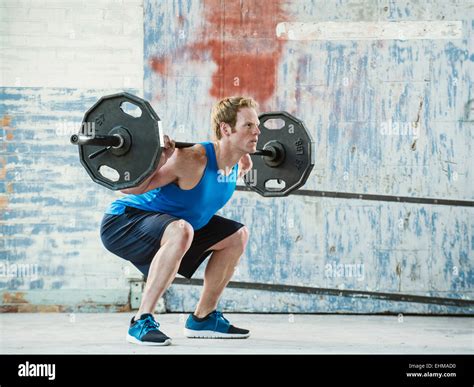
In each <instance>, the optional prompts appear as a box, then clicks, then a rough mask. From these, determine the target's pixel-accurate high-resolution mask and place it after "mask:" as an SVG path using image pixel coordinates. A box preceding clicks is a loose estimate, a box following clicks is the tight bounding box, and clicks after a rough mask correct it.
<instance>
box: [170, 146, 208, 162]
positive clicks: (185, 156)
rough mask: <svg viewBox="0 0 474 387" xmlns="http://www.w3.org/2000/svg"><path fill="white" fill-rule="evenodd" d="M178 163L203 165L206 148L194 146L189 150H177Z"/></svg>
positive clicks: (205, 157) (205, 158)
mask: <svg viewBox="0 0 474 387" xmlns="http://www.w3.org/2000/svg"><path fill="white" fill-rule="evenodd" d="M176 151H177V156H178V160H179V163H180V164H181V163H183V164H189V163H201V162H202V163H205V162H206V161H207V155H206V148H205V146H204V145H202V144H195V145H193V146H191V147H189V148H181V149H177V150H176Z"/></svg>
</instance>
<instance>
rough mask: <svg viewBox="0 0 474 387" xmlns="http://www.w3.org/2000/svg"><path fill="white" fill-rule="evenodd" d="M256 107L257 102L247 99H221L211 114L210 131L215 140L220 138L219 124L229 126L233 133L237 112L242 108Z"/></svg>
mask: <svg viewBox="0 0 474 387" xmlns="http://www.w3.org/2000/svg"><path fill="white" fill-rule="evenodd" d="M257 107H258V104H257V102H255V100H254V99H253V98H249V97H226V98H223V99H221V100H220V101H219V102H217V103H216V104H215V105H214V107H213V108H212V113H211V121H212V131H213V132H214V136H215V138H216V139H217V140H220V139H221V138H222V134H221V130H220V125H221V122H225V123H226V124H229V125H230V127H231V129H232V131H234V129H235V124H236V123H237V113H238V112H239V110H240V109H242V108H253V109H256V108H257Z"/></svg>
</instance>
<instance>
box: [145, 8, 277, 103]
mask: <svg viewBox="0 0 474 387" xmlns="http://www.w3.org/2000/svg"><path fill="white" fill-rule="evenodd" d="M281 3H282V1H280V0H268V1H261V0H241V1H234V0H224V1H221V0H204V1H203V3H202V4H203V8H204V11H203V16H204V18H205V22H203V23H202V24H201V25H202V27H201V30H198V31H193V35H195V36H196V39H195V43H191V44H188V45H186V46H184V47H182V48H180V49H178V50H177V52H176V58H177V59H178V61H181V62H184V64H185V62H186V60H189V59H190V60H192V61H196V60H198V61H200V60H201V61H202V62H203V65H205V64H206V60H207V58H208V57H209V56H210V57H211V59H212V61H213V62H214V63H215V64H216V65H217V68H216V70H215V71H214V73H213V74H212V86H211V88H210V90H209V94H210V95H211V96H212V97H214V98H219V99H220V98H222V97H224V96H230V95H248V96H252V97H254V98H255V99H256V100H257V101H258V102H259V103H260V104H265V103H266V102H268V101H269V100H270V99H271V97H272V96H273V94H274V92H275V88H276V82H277V72H278V66H279V63H280V59H281V56H282V48H283V45H284V44H285V42H284V41H280V40H278V39H277V37H276V32H275V29H276V25H277V24H278V23H279V22H282V21H285V20H286V16H285V14H284V11H283V9H282V4H281ZM182 17H183V16H182V15H180V16H179V18H180V24H184V22H183V21H182V19H181V18H182ZM163 61H164V59H160V58H153V59H152V60H151V61H150V66H151V68H152V70H153V71H155V72H156V73H159V74H161V75H165V69H166V66H165V64H164V63H165V62H163ZM181 64H182V63H181ZM178 75H179V74H178Z"/></svg>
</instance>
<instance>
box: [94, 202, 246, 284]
mask: <svg viewBox="0 0 474 387" xmlns="http://www.w3.org/2000/svg"><path fill="white" fill-rule="evenodd" d="M176 220H179V218H176V217H174V216H171V215H168V214H164V213H160V212H148V211H143V210H140V209H137V208H133V207H126V208H125V212H124V213H123V214H122V215H109V214H105V215H104V218H103V219H102V224H101V226H100V236H101V239H102V243H103V244H104V246H105V248H106V249H107V250H109V251H110V252H111V253H113V254H115V255H117V256H119V257H121V258H123V259H126V260H127V261H130V262H132V263H133V264H134V265H135V266H136V267H137V269H138V270H140V271H141V272H142V273H143V274H144V275H145V277H147V275H148V270H149V269H150V264H151V261H152V260H153V257H154V256H155V254H156V253H157V251H158V250H159V248H160V244H161V238H162V237H163V233H164V231H165V229H166V227H167V226H168V225H169V224H170V223H171V222H174V221H176ZM241 227H243V224H241V223H239V222H235V221H233V220H230V219H226V218H223V217H222V216H218V215H214V216H213V217H212V218H211V220H210V221H209V223H208V224H206V225H205V226H204V227H202V228H200V229H199V230H197V231H195V232H194V238H193V242H192V243H191V246H190V248H189V250H188V251H187V252H186V254H185V255H184V257H183V259H182V260H181V264H180V266H179V269H178V273H179V274H181V275H182V276H184V277H186V278H191V277H192V275H193V274H194V272H195V271H196V270H197V269H198V267H199V265H200V264H201V263H202V262H203V261H204V260H205V259H206V258H207V257H208V256H209V254H211V253H212V250H209V251H207V250H208V249H209V248H210V247H211V246H213V245H215V244H216V243H217V242H220V241H221V240H223V239H225V238H227V237H228V236H230V235H232V234H233V233H235V232H236V231H237V230H238V229H240V228H241Z"/></svg>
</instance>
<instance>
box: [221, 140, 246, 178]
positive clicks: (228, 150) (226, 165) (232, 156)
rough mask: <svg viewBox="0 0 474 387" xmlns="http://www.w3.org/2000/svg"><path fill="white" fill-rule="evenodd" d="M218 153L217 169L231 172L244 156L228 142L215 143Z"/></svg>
mask: <svg viewBox="0 0 474 387" xmlns="http://www.w3.org/2000/svg"><path fill="white" fill-rule="evenodd" d="M214 150H215V152H216V160H217V167H218V168H219V169H223V170H224V171H228V170H230V169H231V168H232V167H233V166H234V165H235V164H236V163H237V162H238V161H239V160H240V159H241V157H242V156H243V154H241V152H239V151H236V150H235V149H233V148H232V147H231V145H230V144H229V143H228V142H227V141H221V140H219V141H216V142H214Z"/></svg>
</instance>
